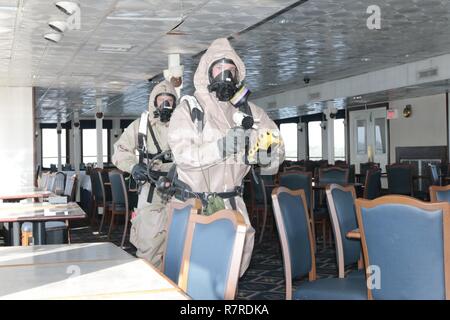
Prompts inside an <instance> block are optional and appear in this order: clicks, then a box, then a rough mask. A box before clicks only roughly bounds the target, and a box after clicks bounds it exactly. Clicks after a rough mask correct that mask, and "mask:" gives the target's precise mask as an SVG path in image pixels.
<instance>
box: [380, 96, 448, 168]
mask: <svg viewBox="0 0 450 320" xmlns="http://www.w3.org/2000/svg"><path fill="white" fill-rule="evenodd" d="M407 104H410V105H411V107H412V114H411V116H410V117H409V118H405V117H403V114H402V113H403V109H404V108H405V106H406V105H407ZM389 108H390V109H397V110H398V118H397V119H393V120H390V124H389V125H390V161H391V163H394V162H395V156H396V155H395V148H396V147H421V146H445V145H447V114H446V96H445V94H439V95H433V96H425V97H420V98H413V99H405V100H396V101H391V102H389Z"/></svg>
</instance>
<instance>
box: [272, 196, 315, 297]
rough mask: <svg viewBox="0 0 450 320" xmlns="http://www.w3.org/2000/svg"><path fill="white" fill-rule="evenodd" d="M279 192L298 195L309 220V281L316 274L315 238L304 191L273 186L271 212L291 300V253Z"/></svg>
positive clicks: (288, 294) (287, 295)
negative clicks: (278, 238)
mask: <svg viewBox="0 0 450 320" xmlns="http://www.w3.org/2000/svg"><path fill="white" fill-rule="evenodd" d="M280 193H288V194H290V195H292V196H299V197H300V198H301V199H302V205H303V208H304V211H305V213H306V215H307V216H306V217H305V218H306V220H307V221H310V223H308V237H309V244H310V250H311V259H312V261H311V270H310V271H309V274H308V279H309V281H314V280H316V277H317V274H316V256H315V252H314V248H315V245H314V243H315V238H313V233H312V228H311V220H310V217H309V216H308V209H307V207H306V196H305V191H303V190H302V189H299V190H290V189H288V188H285V187H278V188H275V189H274V190H273V191H272V201H273V212H274V215H275V217H276V219H275V220H276V222H277V228H278V233H279V236H280V242H281V252H282V254H283V264H284V276H285V279H286V300H292V269H291V255H290V251H289V243H288V240H287V236H286V227H285V225H284V222H283V217H282V215H281V208H280V203H279V202H278V195H279V194H280Z"/></svg>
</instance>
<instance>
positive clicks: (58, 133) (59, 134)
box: [56, 121, 62, 171]
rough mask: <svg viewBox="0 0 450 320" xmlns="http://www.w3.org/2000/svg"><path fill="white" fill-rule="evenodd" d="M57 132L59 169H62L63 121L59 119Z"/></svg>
mask: <svg viewBox="0 0 450 320" xmlns="http://www.w3.org/2000/svg"><path fill="white" fill-rule="evenodd" d="M56 133H57V138H58V171H62V161H61V159H62V153H61V133H62V129H61V122H59V121H58V124H57V126H56Z"/></svg>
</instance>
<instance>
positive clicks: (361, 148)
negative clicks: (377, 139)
mask: <svg viewBox="0 0 450 320" xmlns="http://www.w3.org/2000/svg"><path fill="white" fill-rule="evenodd" d="M356 141H357V146H356V152H357V153H358V154H366V153H367V136H366V120H357V121H356Z"/></svg>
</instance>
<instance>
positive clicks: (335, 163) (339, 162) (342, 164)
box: [334, 160, 348, 167]
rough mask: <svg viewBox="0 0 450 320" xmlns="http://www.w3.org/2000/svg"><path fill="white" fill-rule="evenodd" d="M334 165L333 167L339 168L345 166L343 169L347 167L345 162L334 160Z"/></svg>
mask: <svg viewBox="0 0 450 320" xmlns="http://www.w3.org/2000/svg"><path fill="white" fill-rule="evenodd" d="M334 165H335V166H336V167H340V166H345V167H347V166H348V164H347V162H346V161H345V160H336V161H335V162H334Z"/></svg>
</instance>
